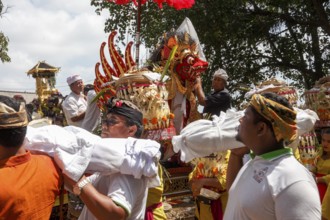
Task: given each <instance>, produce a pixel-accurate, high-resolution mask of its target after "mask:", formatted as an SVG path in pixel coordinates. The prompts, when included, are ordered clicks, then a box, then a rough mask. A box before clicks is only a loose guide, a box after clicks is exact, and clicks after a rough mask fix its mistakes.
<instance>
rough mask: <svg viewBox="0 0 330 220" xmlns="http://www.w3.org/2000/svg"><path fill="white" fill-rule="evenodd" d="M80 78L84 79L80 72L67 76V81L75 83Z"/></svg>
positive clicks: (69, 83)
mask: <svg viewBox="0 0 330 220" xmlns="http://www.w3.org/2000/svg"><path fill="white" fill-rule="evenodd" d="M78 80H82V78H81V77H80V75H78V74H76V75H73V76H69V77H68V78H66V82H67V83H68V85H71V84H72V83H74V82H76V81H78Z"/></svg>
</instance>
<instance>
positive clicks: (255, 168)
mask: <svg viewBox="0 0 330 220" xmlns="http://www.w3.org/2000/svg"><path fill="white" fill-rule="evenodd" d="M234 219H235V220H247V219H253V220H266V219H267V220H272V219H274V220H275V219H277V220H279V219H283V220H284V219H286V220H295V219H299V220H302V219H306V220H314V219H315V220H320V219H321V204H320V198H319V193H318V189H317V187H316V184H315V181H314V179H313V177H312V175H311V174H310V172H309V171H308V170H307V169H306V168H305V167H304V166H303V165H301V164H300V163H299V162H298V161H297V160H296V159H295V158H294V157H293V156H292V155H291V153H284V154H281V155H278V156H275V157H273V158H268V159H264V158H262V157H260V156H256V157H255V158H254V159H252V160H250V161H249V162H247V163H246V164H245V165H244V166H243V167H242V168H241V170H240V171H239V173H238V175H237V177H236V179H235V181H234V183H233V184H232V186H231V188H230V190H229V199H228V203H227V207H226V210H225V215H224V220H234Z"/></svg>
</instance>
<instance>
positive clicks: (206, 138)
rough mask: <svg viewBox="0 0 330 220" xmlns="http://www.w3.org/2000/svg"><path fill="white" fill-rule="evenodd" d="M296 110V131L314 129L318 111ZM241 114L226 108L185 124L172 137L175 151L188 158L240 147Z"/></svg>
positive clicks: (302, 131) (181, 156)
mask: <svg viewBox="0 0 330 220" xmlns="http://www.w3.org/2000/svg"><path fill="white" fill-rule="evenodd" d="M295 110H296V111H297V117H296V121H297V127H298V135H302V134H304V133H306V132H309V131H310V130H311V129H313V127H314V124H315V122H316V120H318V119H319V118H318V116H317V114H316V113H315V112H314V111H312V110H309V109H306V110H302V109H298V108H295ZM243 114H244V111H234V110H232V109H229V110H227V112H221V113H220V116H219V117H217V116H212V121H210V120H204V119H201V120H197V121H194V122H192V123H190V124H188V125H187V126H186V127H185V128H184V129H182V130H181V132H180V135H177V136H174V137H173V139H172V144H173V150H174V152H179V151H180V152H181V153H180V154H181V155H180V159H181V160H182V161H183V162H189V161H191V160H192V159H194V158H198V157H205V156H208V155H210V154H211V153H214V152H219V151H224V150H230V149H234V148H238V147H243V146H244V144H243V143H241V142H239V141H237V140H236V139H235V136H236V134H237V128H238V126H239V119H240V118H241V117H242V116H243ZM290 147H293V146H290Z"/></svg>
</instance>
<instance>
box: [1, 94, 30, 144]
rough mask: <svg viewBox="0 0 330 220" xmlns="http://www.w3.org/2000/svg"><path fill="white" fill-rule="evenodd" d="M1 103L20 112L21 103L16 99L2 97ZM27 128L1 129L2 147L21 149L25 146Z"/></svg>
mask: <svg viewBox="0 0 330 220" xmlns="http://www.w3.org/2000/svg"><path fill="white" fill-rule="evenodd" d="M0 102H1V103H4V104H5V105H7V106H9V107H11V108H13V109H14V110H15V111H17V112H18V111H19V109H20V105H21V103H20V102H18V101H16V100H15V99H14V98H10V97H8V96H3V95H0ZM26 130H27V127H26V126H24V127H19V128H9V129H0V145H1V146H3V147H8V148H10V147H20V146H21V145H22V144H23V141H24V138H25V135H26Z"/></svg>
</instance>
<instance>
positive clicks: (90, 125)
mask: <svg viewBox="0 0 330 220" xmlns="http://www.w3.org/2000/svg"><path fill="white" fill-rule="evenodd" d="M95 97H96V92H95V90H90V91H88V93H87V103H88V104H87V109H86V114H85V118H84V121H83V123H82V128H84V129H85V130H87V131H90V132H92V131H94V130H95V128H96V127H97V125H98V124H99V123H101V117H100V116H101V111H100V109H99V107H97V102H96V101H95V102H92V101H93V99H94V98H95Z"/></svg>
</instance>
